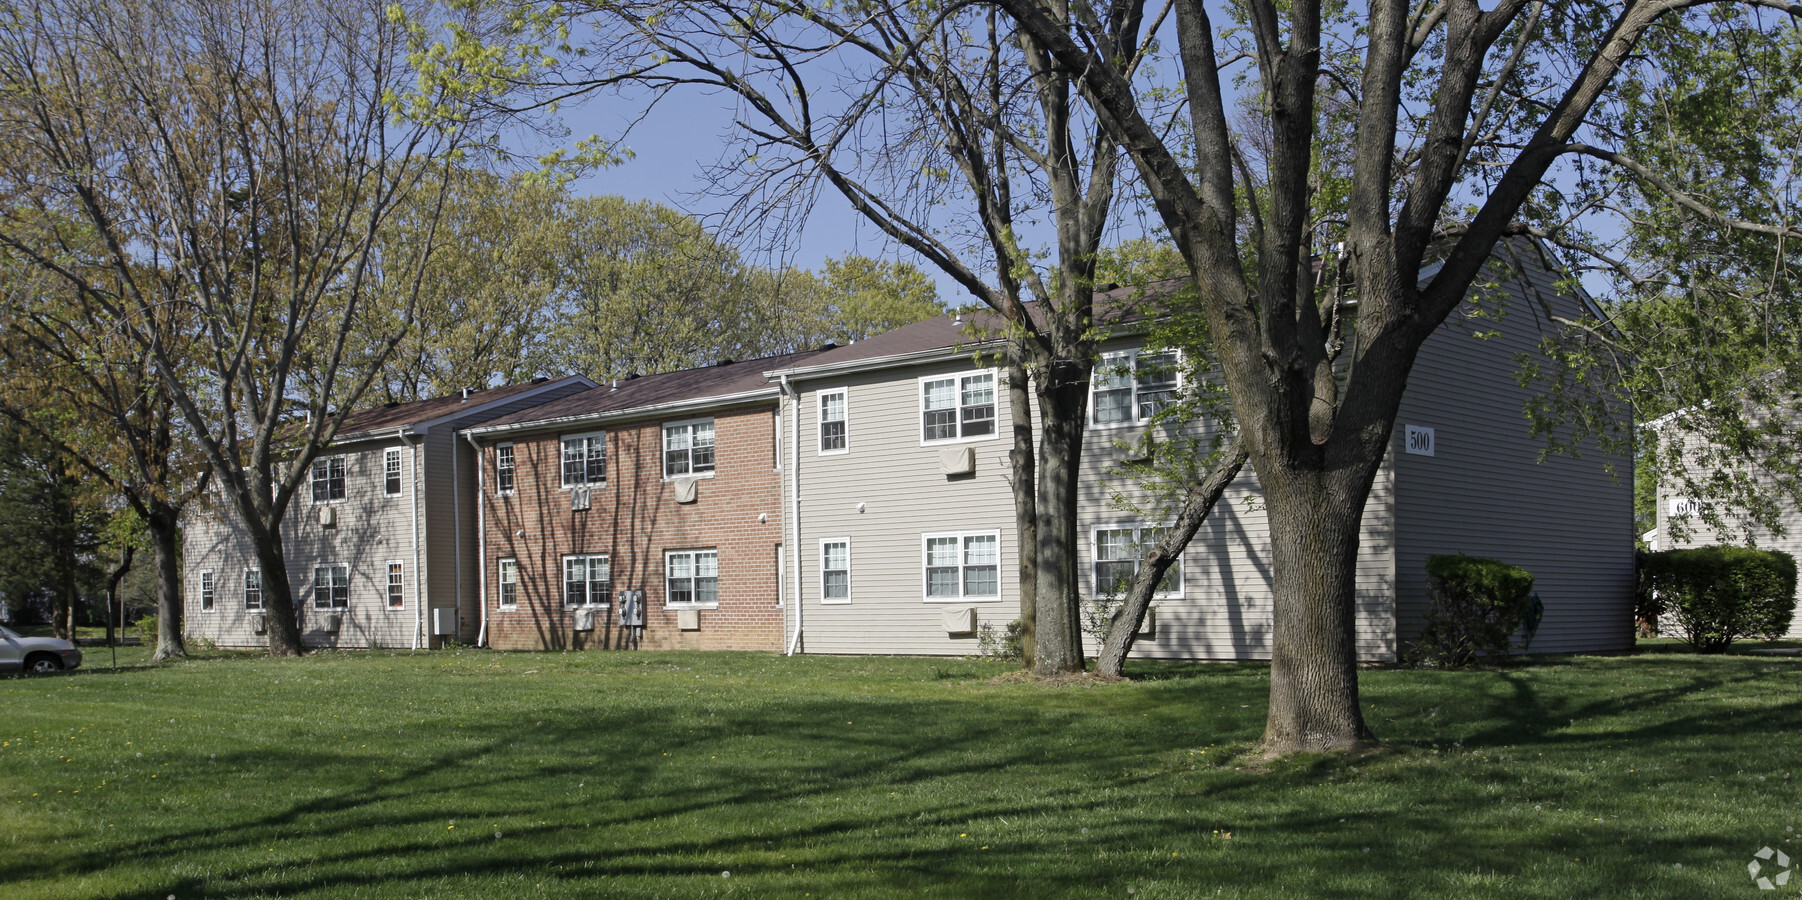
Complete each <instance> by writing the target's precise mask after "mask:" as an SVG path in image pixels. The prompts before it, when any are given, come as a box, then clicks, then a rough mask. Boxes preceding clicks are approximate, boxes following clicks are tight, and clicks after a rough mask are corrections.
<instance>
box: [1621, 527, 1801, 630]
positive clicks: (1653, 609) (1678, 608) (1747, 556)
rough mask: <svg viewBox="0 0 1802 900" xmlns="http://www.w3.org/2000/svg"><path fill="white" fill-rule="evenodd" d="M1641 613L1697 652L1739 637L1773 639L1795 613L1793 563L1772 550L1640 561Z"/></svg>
mask: <svg viewBox="0 0 1802 900" xmlns="http://www.w3.org/2000/svg"><path fill="white" fill-rule="evenodd" d="M1637 606H1638V608H1639V610H1640V614H1641V615H1646V614H1648V613H1649V614H1650V615H1651V616H1652V617H1653V620H1654V621H1656V620H1658V619H1660V618H1662V619H1664V620H1665V621H1667V622H1669V623H1670V624H1671V626H1672V630H1673V631H1675V632H1676V633H1677V634H1678V635H1679V636H1681V637H1682V638H1683V639H1684V640H1686V641H1688V642H1689V645H1690V647H1691V648H1693V649H1694V650H1695V651H1696V652H1697V653H1719V652H1721V651H1723V650H1726V649H1727V647H1728V646H1729V645H1730V644H1732V643H1733V642H1734V641H1735V640H1737V639H1739V638H1744V637H1757V638H1764V639H1765V640H1776V639H1777V638H1780V637H1782V636H1783V634H1784V633H1785V632H1787V631H1788V630H1789V623H1790V617H1791V616H1792V615H1793V614H1794V613H1795V609H1796V560H1795V557H1792V556H1790V555H1789V554H1788V553H1783V552H1780V551H1776V550H1753V549H1751V548H1748V547H1726V546H1715V547H1698V548H1696V549H1693V550H1665V551H1663V552H1660V553H1647V554H1643V555H1642V556H1641V557H1640V567H1639V597H1638V602H1637Z"/></svg>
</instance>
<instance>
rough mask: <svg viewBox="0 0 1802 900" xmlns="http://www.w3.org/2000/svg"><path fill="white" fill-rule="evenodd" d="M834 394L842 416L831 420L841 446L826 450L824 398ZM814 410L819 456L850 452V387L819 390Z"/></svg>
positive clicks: (923, 401) (922, 401)
mask: <svg viewBox="0 0 1802 900" xmlns="http://www.w3.org/2000/svg"><path fill="white" fill-rule="evenodd" d="M922 390H924V388H922ZM834 396H836V397H838V401H839V412H840V414H841V416H842V418H838V419H834V420H833V421H835V422H837V423H838V425H839V435H838V437H839V443H840V444H841V445H842V446H839V447H837V448H835V449H832V450H828V449H826V424H827V420H826V398H828V397H834ZM920 402H921V403H925V402H926V401H925V400H924V399H923V398H922V399H921V401H920ZM814 412H815V415H814V420H815V427H816V430H817V431H818V432H819V439H820V441H819V446H818V447H817V448H816V449H818V450H819V453H820V455H821V456H839V455H842V454H845V453H850V452H851V389H850V388H842V387H841V388H832V389H831V390H825V391H820V392H819V393H818V394H817V395H816V396H815V398H814ZM924 427H925V426H923V425H922V426H921V428H922V429H924ZM921 433H922V434H924V433H925V432H924V430H922V431H921Z"/></svg>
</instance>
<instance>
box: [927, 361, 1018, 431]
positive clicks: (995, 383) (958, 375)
mask: <svg viewBox="0 0 1802 900" xmlns="http://www.w3.org/2000/svg"><path fill="white" fill-rule="evenodd" d="M985 376H986V377H987V378H988V379H989V386H990V403H989V409H990V415H989V419H988V421H989V425H990V428H989V433H988V434H975V435H967V434H965V433H964V382H965V381H966V380H968V379H971V378H982V377H985ZM939 381H950V382H951V383H952V388H951V389H952V390H953V391H955V392H956V393H955V395H954V396H955V398H956V400H957V405H956V406H955V407H953V408H954V409H956V410H957V436H956V437H948V438H928V437H926V385H928V384H931V383H934V382H939ZM914 402H915V404H917V406H918V410H917V411H916V412H915V414H914V424H915V426H916V427H917V428H919V429H920V446H922V447H936V446H941V445H945V444H967V443H971V442H973V441H992V440H995V439H996V438H999V437H1000V436H1001V375H1000V370H998V369H978V370H976V371H974V372H967V371H966V372H951V373H948V374H942V375H922V376H920V378H919V384H918V385H917V386H916V387H915V388H914Z"/></svg>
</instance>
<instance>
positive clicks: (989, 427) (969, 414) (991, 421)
mask: <svg viewBox="0 0 1802 900" xmlns="http://www.w3.org/2000/svg"><path fill="white" fill-rule="evenodd" d="M994 433H995V405H994V404H992V403H991V404H989V405H987V406H966V407H964V437H975V436H977V435H982V434H994Z"/></svg>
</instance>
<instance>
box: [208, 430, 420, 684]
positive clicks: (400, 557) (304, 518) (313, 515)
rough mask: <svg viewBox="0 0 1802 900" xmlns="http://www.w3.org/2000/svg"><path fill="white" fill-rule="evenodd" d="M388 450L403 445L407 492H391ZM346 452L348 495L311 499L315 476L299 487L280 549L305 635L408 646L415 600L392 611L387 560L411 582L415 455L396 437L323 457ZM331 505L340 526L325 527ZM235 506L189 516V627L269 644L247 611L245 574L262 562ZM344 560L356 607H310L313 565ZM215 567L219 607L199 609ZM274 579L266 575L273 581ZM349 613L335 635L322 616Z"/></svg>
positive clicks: (330, 641)
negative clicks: (203, 575) (204, 582)
mask: <svg viewBox="0 0 1802 900" xmlns="http://www.w3.org/2000/svg"><path fill="white" fill-rule="evenodd" d="M389 448H399V449H400V450H401V494H400V496H398V497H388V496H385V493H384V489H385V485H384V472H383V456H384V451H386V450H387V449H389ZM332 456H343V457H344V461H345V478H344V486H345V492H344V493H345V497H344V499H343V500H340V501H333V502H330V503H314V502H313V500H312V482H311V478H310V477H309V478H308V479H307V480H304V481H303V482H302V483H301V487H300V490H298V491H296V492H295V497H294V500H293V502H292V503H291V504H290V505H289V507H288V515H287V517H286V519H285V520H284V522H283V528H282V546H283V552H284V555H285V557H286V562H287V567H288V586H289V590H290V592H291V593H292V595H293V597H294V604H295V607H296V609H297V611H298V613H299V619H300V627H301V638H302V640H303V641H304V642H305V643H306V644H307V645H308V646H310V647H346V648H351V647H355V648H367V647H407V646H411V644H412V639H413V622H414V618H413V606H412V597H411V596H409V597H408V598H407V599H408V603H407V606H406V607H404V608H401V609H391V608H389V607H388V562H389V561H390V560H397V561H400V562H401V563H402V565H403V567H404V569H403V577H404V578H406V580H407V582H408V583H409V586H410V585H411V582H412V580H413V576H414V573H413V563H412V521H413V517H412V503H413V500H414V497H415V496H416V492H415V490H414V487H413V484H414V483H413V478H412V475H413V460H412V458H411V455H410V454H408V453H407V452H406V450H405V448H404V446H403V445H402V444H401V443H400V442H399V441H398V440H386V441H370V442H364V443H359V444H354V445H350V446H347V447H337V448H333V449H332V452H329V453H322V454H321V455H320V457H319V458H320V459H329V458H330V457H332ZM325 508H330V509H331V510H332V511H333V515H334V516H335V517H336V524H335V525H331V526H326V525H322V524H321V522H320V511H321V510H322V509H325ZM236 515H237V514H236V512H235V511H234V510H231V509H225V510H223V511H208V512H197V513H195V514H194V515H192V516H190V519H189V527H188V528H187V533H186V542H187V552H186V555H185V558H184V560H183V568H184V570H185V572H186V574H187V578H186V583H185V585H184V588H183V593H184V594H185V595H186V597H185V601H186V604H187V613H188V615H187V619H186V625H187V631H188V633H189V634H192V635H195V636H197V637H204V638H206V639H208V640H211V641H213V642H215V643H217V644H219V645H220V646H226V647H253V646H263V645H265V644H267V638H266V637H265V636H263V635H259V634H256V633H255V629H254V627H253V625H252V618H253V617H254V616H255V615H257V612H256V611H252V610H246V609H245V608H244V591H243V583H244V570H245V569H246V568H247V567H250V566H255V565H256V557H255V554H254V552H253V551H252V548H251V542H250V540H249V537H248V535H247V534H246V533H245V532H244V529H243V528H242V527H241V526H239V525H238V524H237V521H236ZM331 564H342V565H344V566H347V567H348V569H349V575H350V593H349V605H348V606H347V607H345V608H342V609H336V610H333V609H315V608H314V607H313V569H314V567H315V566H319V565H331ZM205 569H211V570H213V572H214V577H215V583H216V585H217V586H218V587H217V593H216V599H215V603H214V608H213V610H211V611H210V612H209V611H203V610H201V609H200V578H199V572H200V571H201V570H205ZM267 580H268V579H267V577H266V578H265V581H267ZM331 614H339V615H342V616H343V620H342V624H341V625H340V627H339V629H338V631H337V633H336V634H333V633H330V632H328V631H326V630H325V629H324V621H325V617H326V616H328V615H331Z"/></svg>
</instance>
